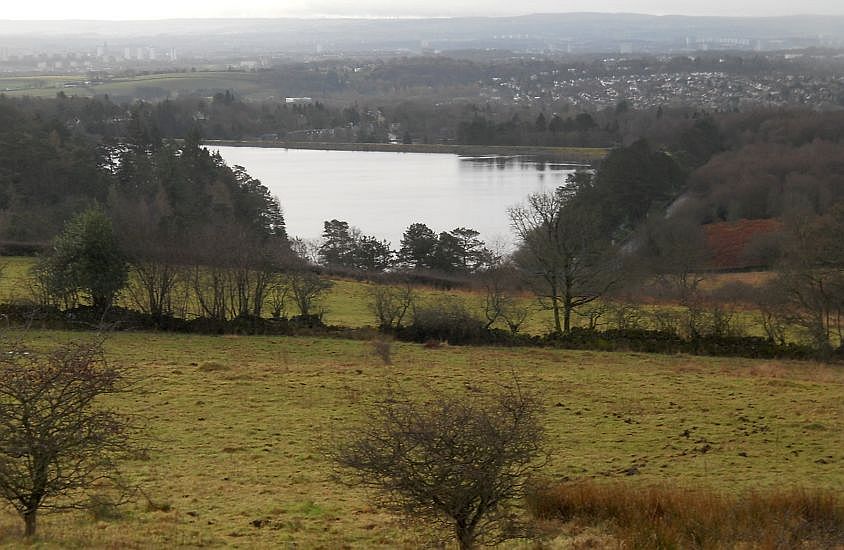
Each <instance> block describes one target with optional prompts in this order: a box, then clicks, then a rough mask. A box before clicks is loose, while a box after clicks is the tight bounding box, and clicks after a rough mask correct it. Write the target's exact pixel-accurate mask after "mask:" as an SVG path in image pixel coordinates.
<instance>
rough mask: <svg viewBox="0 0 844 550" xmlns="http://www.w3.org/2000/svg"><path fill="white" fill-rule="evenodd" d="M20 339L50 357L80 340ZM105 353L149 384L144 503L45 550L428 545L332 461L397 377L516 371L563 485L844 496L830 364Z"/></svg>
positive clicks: (60, 523)
mask: <svg viewBox="0 0 844 550" xmlns="http://www.w3.org/2000/svg"><path fill="white" fill-rule="evenodd" d="M10 336H13V337H21V338H23V339H24V340H26V341H28V342H30V343H31V344H32V345H33V346H50V345H53V344H54V343H56V342H58V341H63V340H66V339H68V338H71V337H73V338H79V337H81V334H78V333H77V334H73V335H71V334H69V333H60V332H42V331H32V332H29V333H25V334H21V333H12V334H11V335H10ZM106 346H107V352H108V356H109V358H110V360H112V361H116V362H120V363H122V364H126V365H130V366H131V367H132V369H133V372H134V373H135V374H136V375H137V377H138V379H139V380H140V381H141V383H140V391H138V393H136V394H135V395H133V396H131V398H129V399H124V400H122V401H121V402H120V403H119V406H120V407H121V408H122V409H124V410H125V411H127V412H132V413H137V414H139V415H141V416H143V417H144V418H146V419H147V433H148V435H149V436H150V440H151V448H150V450H149V452H148V456H147V457H145V458H144V459H135V460H130V461H129V462H128V463H127V464H126V465H125V470H126V474H127V476H128V477H129V478H130V480H131V481H133V482H134V483H137V484H139V485H140V486H141V487H142V488H143V491H144V493H145V494H146V495H147V497H148V499H149V501H148V500H147V497H139V498H138V500H137V501H136V502H135V503H133V504H131V505H129V506H128V507H126V508H125V509H124V510H122V511H121V512H120V514H118V515H117V516H116V517H113V518H111V519H108V518H105V519H103V518H101V519H94V518H92V516H91V514H89V513H86V512H76V513H67V514H61V515H56V516H45V517H44V518H43V521H42V528H43V531H42V532H41V535H40V538H39V540H40V541H41V543H40V544H42V545H43V547H45V548H49V547H80V548H81V547H89V546H92V545H93V546H99V547H121V548H122V547H128V548H147V547H162V546H170V547H172V546H198V545H211V546H220V545H235V546H241V547H256V546H258V547H269V546H279V545H284V544H288V543H294V544H296V545H297V546H299V547H307V548H311V547H322V548H328V547H332V548H336V547H344V546H346V547H390V546H392V547H395V546H396V545H398V546H404V547H415V546H418V545H420V544H421V543H422V541H425V540H427V537H428V535H429V533H425V532H424V531H421V530H419V529H418V528H417V527H413V528H407V527H406V526H405V525H404V524H403V523H402V522H401V520H400V519H399V518H396V517H393V516H391V515H387V514H385V513H383V512H381V511H379V509H378V508H377V507H374V506H373V504H372V500H371V499H370V496H371V495H367V494H365V493H364V492H362V491H360V490H357V489H354V488H347V487H344V486H342V485H339V484H337V483H336V482H335V481H333V480H332V479H331V473H332V468H331V466H330V464H329V463H328V462H327V461H326V459H325V458H324V456H323V454H322V451H323V449H324V444H325V443H326V442H329V441H331V440H333V439H334V438H335V437H337V436H340V435H341V434H343V433H344V432H346V431H348V430H350V429H353V426H355V423H356V422H358V421H359V420H360V416H359V415H360V411H361V408H362V407H363V406H364V405H365V404H366V403H369V402H371V401H372V400H374V399H377V398H378V397H379V395H381V392H382V391H383V390H384V388H385V385H386V384H387V383H388V382H390V383H393V384H398V385H400V386H402V387H404V388H406V389H408V390H410V391H413V392H416V393H425V392H436V391H438V390H443V389H459V390H465V391H470V392H471V391H477V390H478V389H479V388H481V389H482V388H484V387H489V386H490V385H492V384H499V383H505V384H506V383H508V381H509V380H512V377H513V375H514V374H515V375H516V376H518V378H519V380H520V383H522V384H523V385H524V386H525V387H526V388H527V389H529V390H532V391H538V392H540V393H541V394H542V396H543V401H544V403H545V405H546V406H547V415H546V418H545V423H546V425H547V428H548V431H549V451H550V453H551V460H550V462H549V464H548V465H547V467H546V469H545V472H546V475H547V477H548V478H549V479H552V480H559V479H583V478H597V479H615V480H625V482H629V483H631V484H634V485H635V484H648V483H654V482H660V483H669V484H677V485H681V486H693V487H707V488H711V489H714V490H718V491H726V492H735V491H740V490H744V489H748V488H766V487H767V488H771V487H782V486H798V487H806V488H810V489H811V488H825V489H831V490H838V491H840V490H841V489H844V475H842V472H844V470H842V468H841V467H840V466H841V464H842V462H844V454H842V449H844V445H842V443H844V442H842V439H841V434H842V433H844V425H842V422H844V420H842V419H844V409H842V401H841V395H842V392H843V391H844V373H842V372H841V370H840V368H835V367H828V366H822V365H818V364H812V363H796V362H759V361H751V360H735V359H729V360H728V359H716V358H698V357H688V356H651V355H644V354H623V353H616V354H603V353H595V352H570V351H549V350H539V349H530V350H525V349H522V350H510V349H497V348H482V347H477V348H475V347H473V348H458V347H449V346H446V347H443V348H440V349H435V350H431V349H426V348H424V347H423V346H420V345H415V344H395V349H394V365H393V366H383V365H381V364H380V362H379V361H378V359H377V358H376V356H375V355H374V354H373V352H372V350H371V348H370V345H369V343H367V342H355V341H345V340H336V339H317V338H278V337H276V338H266V337H206V336H185V335H168V334H131V333H116V334H113V335H111V336H110V337H109V339H108V341H107V344H106ZM18 523H19V520H17V518H15V517H14V516H12V515H11V514H7V515H5V516H3V519H2V526H3V529H2V532H3V533H4V535H3V539H2V543H3V544H5V545H7V546H10V547H11V546H15V545H17V544H19V542H20V538H18V537H19V529H20V527H19V526H18ZM544 537H546V539H547V540H548V541H550V542H549V544H551V545H552V547H553V546H558V547H563V546H564V544H565V542H566V541H565V538H564V537H563V536H562V535H560V534H559V533H556V532H554V531H552V532H550V533H546V535H544Z"/></svg>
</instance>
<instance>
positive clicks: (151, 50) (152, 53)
mask: <svg viewBox="0 0 844 550" xmlns="http://www.w3.org/2000/svg"><path fill="white" fill-rule="evenodd" d="M147 54H148V56H149V60H150V61H155V58H156V55H157V52H156V51H155V48H153V47H152V46H150V47H149V48H147Z"/></svg>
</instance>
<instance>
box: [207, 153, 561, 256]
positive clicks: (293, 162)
mask: <svg viewBox="0 0 844 550" xmlns="http://www.w3.org/2000/svg"><path fill="white" fill-rule="evenodd" d="M210 149H211V150H212V151H219V152H220V154H221V156H222V157H223V159H224V160H225V161H226V163H227V164H228V165H229V166H234V165H240V166H243V167H244V168H246V171H247V172H248V173H249V174H250V175H251V176H252V177H254V178H257V179H259V180H261V182H262V183H263V184H264V185H266V186H267V187H268V188H269V190H270V192H271V193H272V194H273V195H275V196H277V197H278V198H279V201H280V202H281V206H282V208H283V209H284V219H285V222H286V223H287V232H288V234H290V236H291V237H301V238H303V239H317V238H319V237H320V235H321V234H322V229H323V222H324V221H325V220H331V219H338V220H343V221H346V222H349V225H351V226H355V227H358V228H359V229H360V230H361V231H362V232H363V234H365V235H374V236H375V237H377V238H378V239H382V240H387V241H389V242H390V243H391V244H392V247H393V248H394V249H398V248H399V247H400V246H401V236H402V234H403V233H404V231H405V229H407V227H408V226H409V225H410V224H412V223H417V222H420V223H424V224H426V225H428V227H430V228H431V229H433V230H434V231H435V232H437V233H439V232H441V231H451V230H452V229H454V228H456V227H469V228H472V229H475V230H477V231H479V232H480V233H481V236H480V238H481V239H483V240H484V241H486V243H487V246H489V247H490V248H493V249H494V248H495V247H496V246H501V247H505V248H510V247H511V246H512V244H513V242H514V241H515V238H514V236H513V234H512V231H511V230H510V222H509V219H508V217H507V209H508V208H510V207H513V206H516V205H519V204H521V203H523V202H524V200H525V198H526V197H527V196H528V195H529V194H531V193H536V192H539V191H553V190H554V189H556V188H557V187H559V186H560V185H563V184H564V183H565V180H566V176H567V175H568V174H569V173H571V172H572V171H573V170H574V167H573V166H571V165H567V164H559V163H550V162H544V161H539V160H536V159H532V158H528V157H521V156H516V157H473V158H467V157H459V156H457V155H450V154H430V153H392V152H369V151H322V150H304V149H281V148H263V147H210Z"/></svg>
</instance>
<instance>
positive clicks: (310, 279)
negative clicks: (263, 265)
mask: <svg viewBox="0 0 844 550" xmlns="http://www.w3.org/2000/svg"><path fill="white" fill-rule="evenodd" d="M284 280H285V283H286V284H287V286H288V288H289V289H290V296H291V297H292V298H293V301H294V302H295V303H296V307H297V308H298V309H299V314H300V315H301V316H303V317H308V316H309V315H313V314H314V308H315V307H316V306H317V304H318V303H319V300H320V299H321V298H322V297H323V296H324V295H325V293H326V292H328V290H329V289H331V287H332V286H334V283H332V282H331V281H329V280H328V279H323V278H322V277H320V276H319V275H317V274H316V273H313V272H312V271H307V270H293V271H290V272H288V273H285V274H284Z"/></svg>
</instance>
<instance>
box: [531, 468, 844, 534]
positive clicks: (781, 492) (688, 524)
mask: <svg viewBox="0 0 844 550" xmlns="http://www.w3.org/2000/svg"><path fill="white" fill-rule="evenodd" d="M528 506H529V509H530V512H531V513H532V515H533V516H534V517H535V518H537V519H540V520H548V519H559V520H564V521H574V522H577V523H583V524H586V525H592V526H596V525H600V526H604V527H606V528H608V530H609V531H610V532H612V533H613V534H614V536H615V537H616V538H617V539H619V542H621V543H622V545H623V547H624V548H642V549H661V548H665V549H668V548H700V549H709V548H712V549H716V548H754V549H765V550H767V549H771V550H773V549H780V548H813V549H814V548H817V549H821V548H837V547H841V545H844V499H842V498H841V497H840V496H839V495H838V494H836V493H833V492H832V491H828V490H823V489H813V490H808V489H798V488H789V489H767V490H764V491H748V492H745V493H742V494H738V495H728V494H725V493H720V492H715V491H711V490H704V489H689V488H682V487H673V486H668V485H651V486H644V487H642V486H636V485H633V484H630V483H624V482H612V483H606V482H604V483H601V482H598V481H592V480H590V481H581V482H575V483H566V484H561V485H555V486H550V487H541V488H536V489H534V490H533V491H532V492H531V494H530V495H529V497H528Z"/></svg>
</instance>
